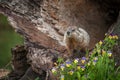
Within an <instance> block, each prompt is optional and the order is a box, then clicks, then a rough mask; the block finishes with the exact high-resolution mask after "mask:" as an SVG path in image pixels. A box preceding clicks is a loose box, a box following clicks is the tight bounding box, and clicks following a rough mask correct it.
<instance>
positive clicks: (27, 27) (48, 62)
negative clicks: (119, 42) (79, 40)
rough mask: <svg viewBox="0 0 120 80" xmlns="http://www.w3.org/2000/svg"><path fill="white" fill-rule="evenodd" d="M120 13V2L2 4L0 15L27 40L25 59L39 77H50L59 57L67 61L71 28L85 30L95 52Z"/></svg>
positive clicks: (15, 0)
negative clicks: (65, 40)
mask: <svg viewBox="0 0 120 80" xmlns="http://www.w3.org/2000/svg"><path fill="white" fill-rule="evenodd" d="M119 10H120V1H119V0H76V1H75V0H0V13H3V14H4V15H6V16H8V21H9V22H10V24H11V25H12V26H13V27H14V28H15V30H16V31H17V32H18V33H20V34H21V35H23V36H24V38H25V46H26V47H27V51H28V53H27V56H25V57H27V61H28V63H29V64H30V65H31V67H30V68H31V69H32V70H33V71H35V72H36V73H38V74H39V75H42V74H43V73H44V72H45V74H46V73H47V71H49V70H50V69H51V67H52V66H53V62H54V61H55V60H56V59H57V58H58V57H59V56H62V57H64V58H66V57H67V51H66V48H65V47H64V43H63V36H64V33H65V31H66V29H67V28H68V26H78V27H81V28H83V29H85V30H86V31H87V32H88V34H89V35H90V39H91V41H90V46H89V49H92V48H93V47H94V45H95V43H96V42H98V41H99V40H102V39H103V38H104V34H105V33H106V32H107V31H108V30H109V28H110V27H111V25H113V24H114V23H115V22H116V21H117V17H118V15H119ZM14 67H16V66H15V65H14ZM30 68H28V74H29V69H30ZM31 72H32V71H31ZM24 73H25V72H24ZM25 75H27V72H26V74H25ZM25 75H24V78H25ZM49 77H51V76H49ZM49 79H50V78H49ZM43 80H44V79H43ZM51 80H54V79H51Z"/></svg>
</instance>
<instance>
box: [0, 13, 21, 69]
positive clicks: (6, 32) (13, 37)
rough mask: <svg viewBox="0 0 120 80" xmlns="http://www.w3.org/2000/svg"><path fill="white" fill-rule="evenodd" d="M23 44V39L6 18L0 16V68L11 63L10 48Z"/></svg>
mask: <svg viewBox="0 0 120 80" xmlns="http://www.w3.org/2000/svg"><path fill="white" fill-rule="evenodd" d="M17 44H18V45H20V44H23V38H22V37H21V36H20V35H19V34H17V33H16V32H15V31H14V29H13V28H12V27H11V26H10V25H9V23H8V21H7V17H5V16H3V15H2V14H0V68H4V67H5V66H6V65H7V64H8V63H9V62H10V61H11V48H12V47H15V45H17Z"/></svg>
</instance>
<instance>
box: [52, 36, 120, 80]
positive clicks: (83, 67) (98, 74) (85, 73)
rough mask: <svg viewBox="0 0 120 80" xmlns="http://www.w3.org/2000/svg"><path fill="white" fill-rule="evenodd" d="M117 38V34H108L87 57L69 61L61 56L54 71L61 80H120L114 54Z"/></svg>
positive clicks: (119, 71) (119, 70) (119, 68)
mask: <svg viewBox="0 0 120 80" xmlns="http://www.w3.org/2000/svg"><path fill="white" fill-rule="evenodd" d="M117 40H118V36H117V35H106V37H105V39H104V40H103V41H100V42H99V43H97V44H96V46H95V48H94V49H93V50H92V51H91V52H89V54H87V55H86V56H85V57H82V58H76V59H73V60H67V61H63V59H61V58H59V59H58V61H57V63H58V65H57V66H55V67H53V69H52V73H53V74H54V75H55V76H56V77H58V78H59V80H120V67H116V66H115V61H114V57H113V54H112V49H113V47H114V46H115V45H117V44H118V41H117Z"/></svg>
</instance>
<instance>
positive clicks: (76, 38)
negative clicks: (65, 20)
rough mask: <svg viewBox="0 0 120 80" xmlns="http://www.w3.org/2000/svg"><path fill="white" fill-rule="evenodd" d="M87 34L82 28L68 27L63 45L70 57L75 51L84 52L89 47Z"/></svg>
mask: <svg viewBox="0 0 120 80" xmlns="http://www.w3.org/2000/svg"><path fill="white" fill-rule="evenodd" d="M89 42H90V37H89V34H88V33H87V32H86V31H85V30H84V29H82V28H77V27H74V26H72V27H69V28H68V29H67V31H66V32H65V34H64V43H65V46H66V48H67V50H68V53H69V54H70V55H73V54H74V53H77V52H76V51H78V50H79V51H80V52H83V51H84V52H85V50H87V48H88V46H89ZM79 55H80V54H79Z"/></svg>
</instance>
